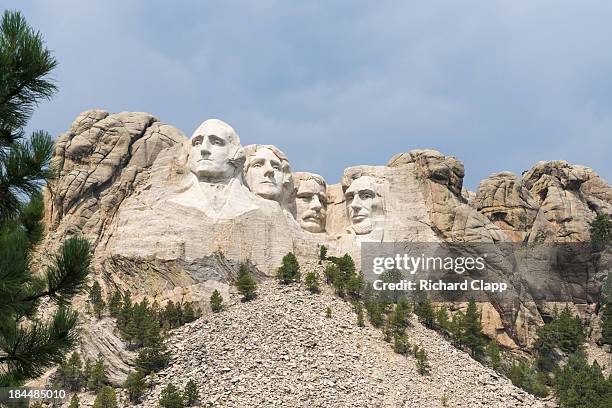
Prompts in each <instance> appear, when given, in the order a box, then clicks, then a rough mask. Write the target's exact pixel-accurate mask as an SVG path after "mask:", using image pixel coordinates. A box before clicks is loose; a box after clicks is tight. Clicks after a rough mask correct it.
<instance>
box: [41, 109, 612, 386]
mask: <svg viewBox="0 0 612 408" xmlns="http://www.w3.org/2000/svg"><path fill="white" fill-rule="evenodd" d="M55 162H56V166H57V169H58V174H59V177H58V178H57V180H55V181H53V182H52V183H50V184H49V186H48V188H47V191H46V204H47V205H46V211H47V213H46V219H47V221H48V223H47V225H49V234H48V235H47V238H46V240H45V242H44V244H43V245H42V246H41V248H40V252H41V253H43V254H44V253H47V252H48V251H53V250H54V249H56V248H57V246H58V245H59V243H60V242H61V241H62V240H63V239H65V238H66V237H67V236H70V235H73V234H82V235H83V236H85V237H86V238H88V239H89V240H90V242H92V248H93V253H94V258H93V259H94V264H93V266H94V271H95V276H96V277H97V279H99V280H100V281H101V283H102V284H103V287H104V288H105V289H106V290H107V291H110V290H111V288H121V289H124V290H125V289H129V290H131V292H132V293H134V294H137V295H138V296H150V297H155V298H157V299H158V300H160V301H162V302H163V301H164V300H165V299H174V300H180V299H185V300H192V301H196V302H197V301H202V305H203V306H204V307H206V306H207V302H206V300H207V299H208V298H209V296H210V294H211V292H212V291H213V290H214V289H218V290H220V291H221V293H222V294H223V295H224V296H225V295H228V293H229V285H230V283H231V282H232V280H233V278H234V277H235V276H236V272H237V268H238V264H239V263H240V262H247V263H248V265H249V267H250V268H251V269H252V271H253V272H254V273H255V274H256V276H257V277H258V279H265V278H266V277H270V276H273V275H274V274H275V271H276V268H277V267H278V266H279V265H280V262H281V259H282V257H283V256H284V255H285V254H286V253H287V252H289V251H293V252H294V253H295V254H296V255H297V256H298V258H299V260H300V263H301V264H302V265H303V268H304V269H305V270H307V269H308V268H309V267H313V266H315V265H316V264H317V261H318V259H317V254H318V247H319V246H320V245H325V246H327V247H328V248H329V252H328V254H329V255H338V256H340V255H343V254H344V253H347V252H348V253H350V254H352V255H353V257H354V258H355V259H356V260H357V263H359V258H360V250H359V248H360V244H361V243H363V242H388V241H391V242H393V241H412V242H445V241H446V242H481V243H482V242H484V243H517V242H518V243H520V242H530V243H541V242H576V241H585V240H588V226H589V222H590V221H591V220H592V219H593V218H594V217H595V216H596V215H597V214H601V213H608V214H609V213H611V212H612V189H611V188H610V186H609V185H608V184H607V183H606V182H605V181H604V180H602V179H601V178H600V177H599V176H597V174H596V173H595V172H594V171H593V170H591V169H588V168H586V167H582V166H572V165H569V164H568V163H566V162H561V161H555V162H540V163H538V164H536V165H535V166H534V167H533V168H532V169H531V170H529V171H528V172H526V173H525V174H524V175H523V176H522V177H519V176H515V175H513V174H511V173H507V172H503V173H496V174H494V175H492V176H491V177H489V178H488V179H486V180H484V181H483V182H482V183H481V184H480V187H479V189H478V191H477V192H475V193H470V192H467V191H466V190H465V189H464V188H463V177H464V167H463V164H462V163H461V162H460V161H459V160H458V159H456V158H454V157H450V156H445V155H443V154H441V153H440V152H437V151H435V150H412V151H410V152H406V153H400V154H397V155H395V156H394V157H393V158H392V159H391V160H390V161H389V163H388V164H387V165H381V166H355V167H351V168H348V169H346V170H345V171H344V174H343V175H342V178H341V182H340V183H338V184H331V185H330V184H327V183H326V182H325V180H323V178H322V177H320V176H318V175H316V174H312V173H297V174H294V173H292V172H291V167H290V161H289V158H288V157H287V156H286V155H285V154H284V153H283V152H281V151H280V150H279V149H278V148H276V147H275V146H271V145H250V146H247V147H246V148H243V147H242V145H241V141H240V137H239V136H238V133H237V132H236V131H235V130H234V129H233V128H232V127H231V126H230V125H228V124H226V123H224V122H222V121H220V120H217V119H211V120H207V121H205V122H203V123H202V125H200V126H199V127H198V128H197V129H196V131H195V132H194V133H193V135H192V136H191V137H190V138H187V137H186V136H185V135H184V134H183V133H182V132H181V131H180V130H178V129H176V128H174V127H172V126H170V125H167V124H163V123H161V122H159V121H158V120H157V119H156V118H155V117H153V116H152V115H149V114H146V113H134V112H122V113H118V114H110V113H108V112H106V111H102V110H91V111H86V112H84V113H82V114H81V115H79V117H78V118H77V119H76V120H75V122H74V123H73V124H72V126H71V127H70V129H69V130H68V132H67V133H65V134H63V135H61V136H60V137H59V138H58V140H57V144H56V149H55ZM606 262H607V261H606ZM606 267H607V264H604V265H602V266H601V267H600V269H601V270H604V269H605V268H606ZM538 268H539V269H538ZM528 272H530V273H531V272H533V273H532V274H533V275H534V276H536V275H537V276H538V279H540V278H542V277H543V278H544V280H547V281H549V282H552V283H553V287H552V289H551V290H553V291H554V292H555V293H556V294H557V295H559V296H560V297H564V298H566V299H568V300H569V301H570V302H572V303H579V304H583V305H582V306H580V305H578V306H577V309H578V310H579V311H580V312H581V313H582V315H583V316H584V317H585V319H587V320H588V318H589V317H590V315H591V314H593V313H594V310H595V308H594V306H593V305H592V304H591V305H589V303H590V302H591V298H590V297H589V296H591V293H592V292H597V290H598V288H599V286H597V285H598V283H597V282H595V281H594V280H593V276H594V275H593V274H590V272H589V271H582V272H578V273H574V275H571V276H566V275H563V274H559V273H557V272H554V273H553V272H551V271H549V270H548V269H546V266H542V267H540V266H535V267H534V269H533V270H532V271H528ZM495 273H497V274H498V276H499V278H500V279H502V280H504V281H508V282H509V283H510V284H511V290H512V291H513V292H512V293H516V294H518V293H520V294H521V295H520V296H518V295H517V299H518V304H516V305H508V304H506V305H504V304H502V302H500V301H498V300H497V299H495V298H491V299H489V300H488V302H486V303H483V305H482V307H483V318H484V322H483V324H484V328H485V332H486V333H487V334H488V335H489V336H491V337H494V338H497V340H498V341H499V342H500V343H502V344H504V345H506V346H508V347H516V345H528V344H529V343H530V342H531V341H532V340H533V334H534V330H533V328H534V326H536V325H538V324H541V323H542V321H543V320H542V314H543V313H546V312H547V309H546V305H542V304H539V303H538V302H536V301H535V300H534V299H537V298H538V293H536V292H537V291H538V290H539V289H538V288H537V286H536V285H534V284H533V282H530V281H529V276H527V277H520V276H518V277H517V276H515V274H513V273H512V269H511V268H510V267H508V266H503V265H502V266H500V267H499V268H498V269H497V270H496V271H495ZM586 287H588V290H587V289H585V288H586ZM459 306H461V305H459ZM88 332H89V333H95V334H92V336H94V335H95V336H97V337H98V338H97V339H95V340H96V341H85V344H89V345H90V348H92V349H95V348H96V347H97V346H96V344H105V345H106V346H105V347H106V349H105V350H103V351H104V353H105V354H112V353H113V351H112V350H109V349H108V347H107V346H108V345H109V344H110V345H113V344H115V342H114V340H113V339H111V337H113V336H114V334H112V333H109V332H107V331H102V332H100V331H95V330H89V331H88ZM104 336H109V339H108V341H100V339H101V338H102V337H104ZM121 353H122V352H121V351H120V350H116V354H117V355H123V354H121ZM87 354H93V355H95V354H96V353H95V350H89V351H88V353H87ZM126 360H129V356H127V357H126V356H123V357H121V358H117V359H115V360H114V363H112V366H111V374H113V375H115V376H116V378H120V377H121V375H123V374H124V373H126V372H127V371H128V370H129V365H128V364H127V362H126Z"/></svg>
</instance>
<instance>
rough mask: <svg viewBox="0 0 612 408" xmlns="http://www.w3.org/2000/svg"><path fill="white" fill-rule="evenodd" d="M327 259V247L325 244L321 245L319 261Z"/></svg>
mask: <svg viewBox="0 0 612 408" xmlns="http://www.w3.org/2000/svg"><path fill="white" fill-rule="evenodd" d="M326 259H327V247H326V246H325V245H321V247H320V248H319V261H325V260H326ZM319 263H320V262H319Z"/></svg>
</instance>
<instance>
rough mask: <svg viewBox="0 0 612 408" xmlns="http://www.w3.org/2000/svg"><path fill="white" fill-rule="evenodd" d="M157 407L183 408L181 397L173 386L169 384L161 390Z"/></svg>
mask: <svg viewBox="0 0 612 408" xmlns="http://www.w3.org/2000/svg"><path fill="white" fill-rule="evenodd" d="M159 405H160V406H161V407H163V408H183V397H181V394H180V393H179V390H178V389H177V388H176V386H175V385H174V384H172V383H170V384H168V385H167V386H166V388H164V389H163V390H162V392H161V395H160V398H159Z"/></svg>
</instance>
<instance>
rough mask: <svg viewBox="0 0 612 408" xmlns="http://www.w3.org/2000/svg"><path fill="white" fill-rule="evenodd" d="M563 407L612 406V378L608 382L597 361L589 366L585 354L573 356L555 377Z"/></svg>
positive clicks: (606, 407) (597, 407) (590, 407)
mask: <svg viewBox="0 0 612 408" xmlns="http://www.w3.org/2000/svg"><path fill="white" fill-rule="evenodd" d="M555 389H556V393H557V397H558V398H559V403H560V405H561V406H562V407H572V408H574V407H576V408H578V407H588V408H608V407H610V406H612V376H610V377H608V379H607V380H606V378H605V376H604V375H603V373H602V371H601V367H600V366H599V364H598V363H597V361H595V362H594V363H593V364H592V365H590V366H589V363H588V362H587V360H586V357H585V356H584V354H582V353H580V352H578V353H575V354H572V355H571V356H570V358H569V360H568V362H567V364H565V365H564V366H563V368H562V369H560V370H558V372H557V375H556V377H555Z"/></svg>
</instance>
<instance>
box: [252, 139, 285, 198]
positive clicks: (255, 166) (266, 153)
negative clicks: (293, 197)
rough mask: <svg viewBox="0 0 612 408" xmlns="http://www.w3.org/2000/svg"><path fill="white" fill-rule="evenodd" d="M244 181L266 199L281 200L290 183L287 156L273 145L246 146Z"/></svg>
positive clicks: (254, 191)
mask: <svg viewBox="0 0 612 408" xmlns="http://www.w3.org/2000/svg"><path fill="white" fill-rule="evenodd" d="M246 151H247V153H246V154H247V157H246V164H245V168H244V173H245V181H246V183H247V185H248V186H249V188H250V189H251V191H252V192H253V193H255V194H257V195H258V196H261V197H263V198H265V199H268V200H274V201H278V202H282V201H283V198H284V197H285V194H284V193H285V189H286V188H287V186H288V185H289V184H290V180H291V173H290V172H289V161H288V160H287V156H285V154H284V153H283V152H281V151H280V150H278V149H277V148H276V147H274V146H270V145H251V146H247V148H246Z"/></svg>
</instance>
